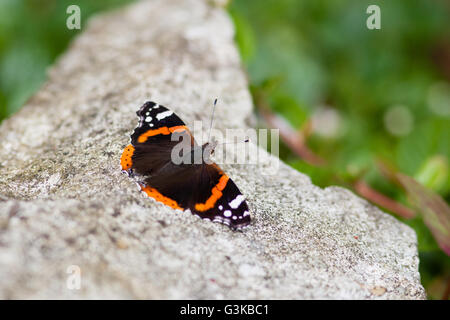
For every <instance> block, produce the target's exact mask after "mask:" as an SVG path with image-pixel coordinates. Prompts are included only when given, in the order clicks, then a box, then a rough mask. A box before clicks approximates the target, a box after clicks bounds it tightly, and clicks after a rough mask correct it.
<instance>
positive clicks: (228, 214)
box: [223, 210, 231, 218]
mask: <svg viewBox="0 0 450 320" xmlns="http://www.w3.org/2000/svg"><path fill="white" fill-rule="evenodd" d="M223 215H224V216H225V217H227V218H228V217H231V211H230V210H225V211H224V212H223Z"/></svg>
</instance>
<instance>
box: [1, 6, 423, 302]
mask: <svg viewBox="0 0 450 320" xmlns="http://www.w3.org/2000/svg"><path fill="white" fill-rule="evenodd" d="M214 97H219V98H220V104H219V107H218V110H217V112H216V121H215V124H216V127H217V128H218V129H220V130H224V129H225V128H248V127H249V126H251V123H252V111H251V110H252V103H251V97H250V95H249V92H248V90H247V82H246V78H245V75H244V72H243V71H242V70H241V67H240V61H239V56H238V53H237V50H236V48H235V46H234V44H233V26H232V24H231V22H230V19H229V17H228V16H227V14H226V13H225V11H224V10H223V9H221V8H219V7H213V6H211V4H210V3H207V2H204V1H193V0H192V1H184V0H169V1H168V0H164V1H162V0H161V1H149V2H142V3H138V4H135V5H132V6H130V7H127V8H123V9H120V10H118V11H116V12H112V13H109V14H106V15H102V16H98V17H96V18H95V19H93V20H91V21H90V23H89V24H88V26H87V27H86V28H85V30H84V31H83V32H82V34H81V35H80V36H79V37H77V38H76V40H75V41H73V43H72V44H71V47H70V48H69V49H68V50H67V52H66V53H65V54H64V56H62V57H61V58H60V59H59V61H58V62H57V63H56V64H55V65H54V66H53V67H52V68H51V70H50V72H49V75H48V81H47V83H46V84H45V85H44V86H43V87H42V88H41V90H40V91H39V92H38V93H37V94H36V95H35V96H34V97H33V98H32V99H31V100H30V101H29V102H28V103H27V104H26V105H25V106H24V107H23V108H22V109H21V110H20V111H19V112H18V113H17V114H15V115H14V116H13V117H11V118H10V119H8V120H6V121H4V122H3V124H2V125H1V127H0V274H1V277H0V298H3V299H5V298H25V299H29V298H69V299H71V298H88V299H89V298H133V299H134V298H139V299H141V298H142V299H146V298H150V299H152V298H169V299H173V298H182V299H184V298H199V299H222V298H231V299H258V298H269V299H271V298H274V299H423V298H425V293H424V290H423V288H422V286H421V284H420V277H419V273H418V262H419V261H418V257H417V240H416V235H415V233H414V231H413V230H412V229H410V228H409V227H407V226H406V225H404V224H402V223H400V222H398V221H397V220H396V219H394V218H393V217H391V216H389V215H388V214H385V213H383V212H381V211H380V210H378V209H377V208H375V207H374V206H372V205H370V204H369V203H367V202H366V201H365V200H362V199H360V198H358V197H357V196H355V195H354V194H352V193H351V192H350V191H348V190H345V189H342V188H338V187H330V188H326V189H321V188H319V187H316V186H314V185H313V184H311V182H310V179H309V178H308V177H307V176H305V175H303V174H301V173H299V172H296V171H294V170H292V169H291V168H289V167H287V166H286V165H284V164H283V163H278V160H277V159H275V158H273V157H271V156H269V155H268V154H263V157H262V159H263V167H264V166H267V165H268V163H269V162H270V161H272V163H276V164H279V166H280V167H279V170H278V174H277V175H276V176H273V175H272V176H271V175H262V174H261V173H260V170H261V167H258V166H255V165H245V166H242V165H240V166H237V165H227V166H224V169H225V171H226V172H227V173H228V174H229V175H230V176H231V177H232V178H233V179H234V181H235V182H236V184H237V185H238V186H239V187H240V189H241V191H242V192H243V193H244V194H245V195H246V197H247V198H248V203H249V206H250V208H251V214H252V217H253V222H252V224H251V225H250V226H249V228H247V229H246V230H245V231H244V232H233V231H231V230H230V229H228V228H227V227H226V226H223V225H219V224H214V223H211V222H208V221H202V220H200V219H198V218H196V217H195V216H193V215H191V214H190V213H189V212H184V213H181V212H180V211H174V210H172V209H170V208H168V207H166V206H164V205H162V204H158V203H156V202H154V201H153V200H151V199H149V198H148V197H145V196H144V195H142V194H140V193H139V192H138V191H137V187H136V186H135V184H134V182H133V181H132V180H131V179H130V178H128V177H127V176H126V175H124V174H122V173H121V171H120V169H119V158H120V155H121V151H122V149H123V147H124V146H125V145H126V144H127V143H128V141H129V135H130V133H131V132H132V130H133V129H134V127H135V125H136V122H137V118H136V116H135V111H136V110H137V109H138V108H139V106H140V105H141V104H142V103H143V102H144V101H146V100H149V99H151V100H154V101H157V102H159V103H161V104H164V105H166V106H169V107H171V108H172V109H173V110H174V111H175V112H176V113H177V114H179V115H180V117H181V118H183V119H184V120H185V121H186V123H187V124H188V125H192V123H193V122H194V121H195V120H207V119H208V118H209V116H210V113H211V107H210V106H211V101H212V99H213V98H214ZM250 148H252V150H255V148H256V147H255V146H253V145H251V146H250ZM230 152H232V151H230ZM70 265H77V266H79V267H80V268H81V279H82V280H81V289H80V290H70V289H68V287H67V285H66V282H67V279H68V276H69V274H68V273H67V268H68V267H69V266H70Z"/></svg>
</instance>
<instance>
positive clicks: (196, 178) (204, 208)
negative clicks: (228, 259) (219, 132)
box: [143, 164, 250, 229]
mask: <svg viewBox="0 0 450 320" xmlns="http://www.w3.org/2000/svg"><path fill="white" fill-rule="evenodd" d="M144 183H145V185H144V187H143V191H144V192H146V193H147V194H148V195H149V196H150V197H152V198H154V199H156V200H158V201H160V202H163V203H164V204H166V205H169V206H171V207H172V208H175V209H182V210H185V209H190V210H191V212H192V213H193V214H195V215H197V216H199V217H200V218H202V219H206V220H210V221H214V222H219V223H223V224H226V225H228V226H230V227H231V228H232V229H241V228H243V227H245V226H246V225H248V224H249V223H250V213H249V210H248V206H247V203H246V201H245V199H244V196H243V195H242V194H241V192H240V191H239V189H238V188H237V186H236V184H235V183H234V182H233V181H232V180H231V179H230V178H229V177H228V176H227V175H226V174H225V173H224V172H223V171H222V170H221V169H220V168H219V167H218V166H217V165H215V164H211V165H209V164H198V165H195V164H191V165H174V164H168V165H167V166H166V167H165V168H163V169H161V170H160V171H158V174H156V175H152V176H149V177H147V178H146V179H145V181H144Z"/></svg>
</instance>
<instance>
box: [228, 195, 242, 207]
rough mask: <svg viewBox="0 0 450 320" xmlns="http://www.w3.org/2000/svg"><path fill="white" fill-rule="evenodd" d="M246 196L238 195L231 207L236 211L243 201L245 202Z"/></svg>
mask: <svg viewBox="0 0 450 320" xmlns="http://www.w3.org/2000/svg"><path fill="white" fill-rule="evenodd" d="M244 199H245V198H244V196H243V195H242V194H240V195H238V196H237V197H236V198H235V199H234V200H233V201H231V202H230V207H231V208H233V209H236V208H237V207H239V206H240V205H241V203H242V201H244Z"/></svg>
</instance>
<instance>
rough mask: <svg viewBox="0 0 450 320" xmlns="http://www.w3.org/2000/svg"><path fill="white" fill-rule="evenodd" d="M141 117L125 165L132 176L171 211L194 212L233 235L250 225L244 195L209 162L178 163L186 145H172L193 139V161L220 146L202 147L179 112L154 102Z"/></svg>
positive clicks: (127, 152) (212, 144) (147, 104)
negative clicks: (180, 136) (178, 150)
mask: <svg viewBox="0 0 450 320" xmlns="http://www.w3.org/2000/svg"><path fill="white" fill-rule="evenodd" d="M136 114H137V115H138V117H139V124H138V126H137V128H136V129H135V130H134V132H133V133H132V135H131V144H129V145H128V146H127V147H125V149H124V151H123V153H122V157H121V159H120V163H121V166H122V170H124V171H126V172H127V173H128V174H129V175H134V174H135V173H137V174H139V175H141V176H143V181H142V182H139V186H140V187H141V190H142V191H143V192H145V193H146V194H147V195H148V196H149V197H151V198H153V199H155V200H156V201H159V202H162V203H164V204H165V205H168V206H169V207H172V208H174V209H179V210H186V209H190V210H191V212H192V213H193V214H195V215H197V216H199V217H200V218H202V219H207V220H211V221H214V222H220V223H223V224H226V225H228V226H230V228H232V229H233V230H236V229H241V228H243V227H245V226H246V225H248V224H249V223H250V213H249V210H248V206H247V203H246V202H245V200H244V196H243V195H242V194H241V192H240V191H239V189H238V188H237V187H236V185H235V184H234V182H233V181H232V180H231V179H230V178H229V177H228V176H227V175H226V174H225V173H224V172H223V171H222V169H220V168H219V166H218V165H216V164H215V163H212V162H210V161H206V159H202V160H201V161H200V162H198V161H194V162H191V161H188V163H186V162H182V163H181V164H175V163H174V161H172V158H171V156H172V149H173V148H174V147H175V146H176V145H177V144H178V143H180V142H179V141H172V140H173V139H171V135H172V134H173V133H184V134H188V135H189V137H190V144H191V148H190V151H189V154H188V155H186V156H187V157H189V158H190V159H192V158H193V157H194V153H195V152H194V151H195V150H197V151H199V150H201V151H202V152H201V154H202V155H203V154H206V155H207V156H209V155H211V154H212V153H213V152H214V147H215V143H205V144H204V145H203V146H198V145H197V143H196V142H195V139H194V137H193V136H192V134H191V133H190V131H189V129H188V128H187V127H186V125H185V124H184V122H183V121H182V120H181V119H180V118H179V117H178V116H177V115H176V114H175V113H174V112H173V111H171V110H169V109H167V108H165V107H164V106H162V105H158V104H156V103H154V102H146V103H145V104H144V105H143V106H142V107H141V108H140V109H139V111H137V112H136ZM211 124H212V121H211ZM205 151H206V152H205Z"/></svg>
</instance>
